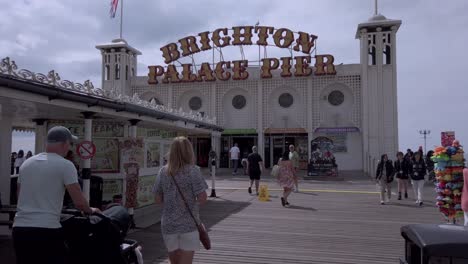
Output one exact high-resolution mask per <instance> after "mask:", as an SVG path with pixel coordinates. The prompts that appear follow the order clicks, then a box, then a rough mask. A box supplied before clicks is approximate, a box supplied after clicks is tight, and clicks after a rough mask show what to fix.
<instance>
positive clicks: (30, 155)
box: [25, 151, 33, 159]
mask: <svg viewBox="0 0 468 264" xmlns="http://www.w3.org/2000/svg"><path fill="white" fill-rule="evenodd" d="M32 156H33V154H32V152H31V151H28V153H26V157H25V159H29V158H30V157H32Z"/></svg>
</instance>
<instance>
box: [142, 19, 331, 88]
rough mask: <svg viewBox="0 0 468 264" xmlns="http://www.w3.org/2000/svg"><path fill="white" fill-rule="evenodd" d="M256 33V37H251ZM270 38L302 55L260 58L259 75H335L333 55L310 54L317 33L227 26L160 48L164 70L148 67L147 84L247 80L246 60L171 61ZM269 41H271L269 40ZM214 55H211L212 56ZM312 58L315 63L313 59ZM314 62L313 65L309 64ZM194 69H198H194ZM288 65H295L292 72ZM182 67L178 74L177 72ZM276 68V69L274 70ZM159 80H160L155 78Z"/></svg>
mask: <svg viewBox="0 0 468 264" xmlns="http://www.w3.org/2000/svg"><path fill="white" fill-rule="evenodd" d="M254 34H256V38H257V40H255V39H254ZM269 37H271V38H272V39H273V41H272V42H273V43H274V45H275V46H276V47H278V48H288V49H290V50H294V51H296V52H302V53H304V54H306V55H304V56H294V57H282V58H280V59H277V58H263V59H261V62H260V63H261V67H260V68H259V71H260V77H261V78H272V77H273V75H274V74H279V76H281V77H291V76H292V75H293V71H294V76H296V77H306V76H310V75H311V74H315V75H333V74H336V69H335V65H334V64H333V63H334V58H333V56H332V55H329V54H325V55H316V56H315V57H311V56H310V53H311V52H313V48H314V47H315V41H316V40H317V36H315V35H313V34H309V33H306V32H298V33H295V32H293V31H292V30H290V29H287V28H279V29H275V28H274V27H270V26H258V25H257V26H237V27H232V29H228V28H218V29H216V30H214V31H213V32H212V33H211V32H209V31H205V32H201V33H198V34H197V35H193V36H187V37H185V38H182V39H180V40H179V41H178V44H177V43H169V44H167V45H166V46H163V47H162V48H161V51H162V56H163V58H164V62H165V63H166V64H168V65H167V67H166V69H164V67H163V66H160V65H155V66H149V67H148V70H149V72H148V84H153V85H155V84H158V83H159V81H162V82H163V83H178V82H188V83H190V82H202V81H216V80H220V81H227V80H230V79H232V80H246V79H248V77H249V72H248V71H247V67H248V64H249V61H248V60H245V59H244V60H237V61H232V62H231V61H219V62H218V63H216V64H215V63H214V62H213V64H210V63H207V62H205V63H202V64H201V65H196V66H195V65H192V64H180V66H177V67H176V66H175V65H174V64H170V63H172V62H174V61H177V60H178V59H179V58H180V57H185V56H191V55H193V54H195V53H197V52H200V51H206V50H210V49H215V48H216V49H218V50H219V51H220V52H221V48H223V47H226V46H229V45H234V46H240V45H252V44H254V43H255V44H256V45H259V46H267V45H271V44H269V43H268V38H269ZM270 42H271V41H270ZM213 56H214V55H213ZM312 60H315V62H312ZM311 64H312V65H314V68H312V67H311ZM193 68H195V69H197V72H194V71H193ZM291 68H294V70H293V71H292V70H291ZM179 70H181V73H179ZM274 70H278V71H274ZM158 79H159V80H158Z"/></svg>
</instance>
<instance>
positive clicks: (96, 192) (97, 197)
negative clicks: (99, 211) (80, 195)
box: [89, 175, 103, 208]
mask: <svg viewBox="0 0 468 264" xmlns="http://www.w3.org/2000/svg"><path fill="white" fill-rule="evenodd" d="M102 191H103V180H102V177H99V176H95V175H91V179H90V187H89V205H90V206H91V207H96V208H101V207H102Z"/></svg>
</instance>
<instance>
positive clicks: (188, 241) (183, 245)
mask: <svg viewBox="0 0 468 264" xmlns="http://www.w3.org/2000/svg"><path fill="white" fill-rule="evenodd" d="M163 239H164V244H166V247H167V251H169V252H173V251H176V250H177V249H182V250H185V251H197V250H199V249H200V238H199V235H198V230H197V231H194V232H190V233H182V234H163Z"/></svg>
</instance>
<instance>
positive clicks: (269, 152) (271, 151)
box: [265, 134, 308, 167]
mask: <svg viewBox="0 0 468 264" xmlns="http://www.w3.org/2000/svg"><path fill="white" fill-rule="evenodd" d="M289 145H294V146H295V147H296V151H297V152H298V154H299V160H300V162H307V155H308V153H307V135H291V134H289V135H287V134H285V135H265V166H266V167H272V166H273V165H275V164H278V160H279V159H280V158H281V156H283V153H284V152H285V151H286V150H288V149H289ZM301 167H302V166H301Z"/></svg>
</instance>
